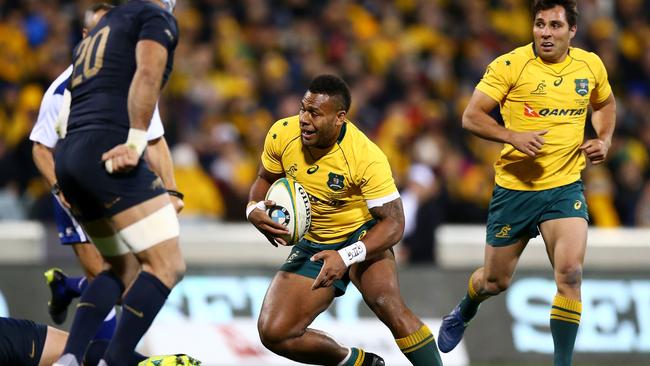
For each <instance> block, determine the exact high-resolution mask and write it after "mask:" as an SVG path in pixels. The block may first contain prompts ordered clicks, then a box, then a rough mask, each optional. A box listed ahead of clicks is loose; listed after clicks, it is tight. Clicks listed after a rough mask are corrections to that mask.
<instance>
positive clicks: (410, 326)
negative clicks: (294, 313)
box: [350, 250, 442, 366]
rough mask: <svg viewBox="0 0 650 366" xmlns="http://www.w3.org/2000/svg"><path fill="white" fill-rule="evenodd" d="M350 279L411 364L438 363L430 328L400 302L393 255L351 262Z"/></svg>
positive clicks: (386, 253)
mask: <svg viewBox="0 0 650 366" xmlns="http://www.w3.org/2000/svg"><path fill="white" fill-rule="evenodd" d="M350 278H351V280H352V282H353V283H354V285H355V286H357V288H358V289H359V291H360V292H361V294H362V295H363V299H364V301H365V302H366V304H367V305H368V306H369V307H370V309H371V310H372V311H373V312H374V313H375V314H376V315H377V317H378V318H379V320H381V321H382V322H383V323H384V324H386V326H387V327H388V328H389V329H390V331H391V333H393V337H394V338H395V340H396V342H397V345H398V346H399V348H400V350H402V352H403V353H404V355H405V356H406V357H407V358H408V359H409V360H410V361H411V363H412V364H413V365H423V366H424V365H442V362H441V360H440V355H439V354H438V348H437V347H436V342H435V339H434V337H433V335H432V334H431V331H430V330H429V328H428V327H427V326H426V325H425V324H424V323H422V321H421V320H420V319H419V318H418V317H417V316H416V315H415V314H413V312H412V311H411V310H410V309H409V308H408V307H407V306H406V304H404V300H403V299H402V295H401V294H400V291H399V282H398V279H397V267H396V264H395V256H394V255H393V254H392V253H391V252H390V251H388V250H387V251H385V252H384V254H383V255H382V256H381V257H379V258H374V259H371V260H366V261H363V262H361V263H358V264H354V265H352V267H351V268H350Z"/></svg>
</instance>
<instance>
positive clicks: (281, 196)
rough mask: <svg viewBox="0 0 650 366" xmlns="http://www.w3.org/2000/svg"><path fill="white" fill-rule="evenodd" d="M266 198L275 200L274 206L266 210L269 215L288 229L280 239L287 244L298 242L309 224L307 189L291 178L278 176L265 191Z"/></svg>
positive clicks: (309, 209) (309, 206) (309, 208)
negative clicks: (287, 232)
mask: <svg viewBox="0 0 650 366" xmlns="http://www.w3.org/2000/svg"><path fill="white" fill-rule="evenodd" d="M266 199H267V200H271V201H274V202H275V206H273V207H271V208H269V209H268V210H267V211H266V212H267V214H268V215H269V217H271V219H273V221H275V222H277V223H280V224H282V225H284V226H285V227H286V228H287V230H289V234H286V235H283V236H282V239H284V240H285V241H286V242H287V245H294V244H296V243H297V242H299V241H300V240H301V239H302V237H303V236H304V235H305V233H307V231H308V230H309V225H310V224H311V205H310V204H309V196H308V195H307V191H305V189H304V188H303V187H302V185H300V183H298V182H296V181H295V180H293V179H291V178H280V179H278V180H276V181H275V182H274V183H273V184H272V185H271V187H270V188H269V190H268V192H266Z"/></svg>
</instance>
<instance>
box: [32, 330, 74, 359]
mask: <svg viewBox="0 0 650 366" xmlns="http://www.w3.org/2000/svg"><path fill="white" fill-rule="evenodd" d="M67 340H68V333H66V332H64V331H62V330H59V329H56V328H52V327H47V337H46V338H45V345H44V346H43V353H42V354H41V359H40V361H39V362H38V365H39V366H49V365H51V364H53V363H54V362H55V361H56V360H57V359H58V358H59V357H61V354H62V353H63V349H64V347H65V342H66V341H67Z"/></svg>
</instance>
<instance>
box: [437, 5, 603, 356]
mask: <svg viewBox="0 0 650 366" xmlns="http://www.w3.org/2000/svg"><path fill="white" fill-rule="evenodd" d="M533 14H534V22H533V38H534V42H533V43H532V44H528V45H526V46H523V47H520V48H517V49H515V50H514V51H512V52H510V53H508V54H505V55H502V56H500V57H498V58H497V59H496V60H494V61H493V62H492V63H491V64H490V65H489V66H488V67H487V70H486V72H485V75H484V76H483V79H482V80H481V81H480V82H479V84H478V85H477V87H476V90H475V92H474V95H473V96H472V98H471V100H470V102H469V105H468V106H467V108H466V109H465V112H464V114H463V128H465V129H467V130H469V131H470V132H472V133H474V134H476V135H478V136H481V137H483V138H485V139H488V140H492V141H498V142H502V143H504V148H503V150H502V151H501V156H500V158H499V160H498V161H497V162H496V164H495V171H496V186H495V188H494V192H493V195H492V200H491V202H490V208H489V213H488V222H487V244H488V245H487V246H486V248H485V261H484V265H483V267H481V268H479V269H477V270H476V271H475V272H474V273H473V274H472V275H471V276H470V279H469V284H468V289H467V294H466V296H465V297H464V298H463V300H462V301H461V302H460V304H459V305H458V306H457V307H456V308H455V309H454V310H453V311H452V312H451V314H449V315H448V316H446V317H445V318H444V319H443V323H442V326H441V327H440V333H439V339H438V342H439V346H440V350H441V351H443V352H449V351H450V350H452V349H453V348H454V347H455V346H456V345H457V344H458V342H459V341H460V339H461V338H462V336H463V332H464V330H465V328H466V327H467V324H468V323H469V321H470V320H471V319H472V318H473V317H474V315H475V314H476V312H477V310H478V307H479V304H480V303H481V302H482V301H484V300H485V299H487V298H489V297H490V296H494V295H497V294H499V293H500V292H502V291H505V290H506V289H507V288H508V286H509V284H510V281H511V279H512V275H513V273H514V270H515V266H516V265H517V261H518V259H519V256H520V255H521V253H522V251H523V250H524V248H525V247H526V244H527V243H528V240H529V239H530V238H533V237H535V236H537V235H538V234H539V233H540V231H541V234H542V237H543V239H544V243H545V245H546V250H547V253H548V256H549V259H550V261H551V264H552V266H553V274H554V277H555V282H556V284H557V293H556V295H555V298H554V299H553V302H552V308H551V312H550V328H551V334H552V336H553V342H554V345H555V362H554V364H555V365H556V366H568V365H571V362H572V357H573V346H574V343H575V338H576V334H577V332H578V326H579V324H580V315H581V311H582V303H581V302H580V287H581V281H582V265H583V261H584V255H585V249H586V245H587V224H588V215H587V207H586V203H585V198H584V195H583V185H582V182H581V180H580V172H581V171H582V169H583V168H584V167H585V160H586V159H585V157H586V158H588V159H589V160H590V161H591V163H593V164H600V163H602V162H603V161H604V160H605V158H606V156H607V150H608V149H609V146H610V144H611V139H612V134H613V132H614V125H615V119H616V102H615V100H614V95H613V94H612V90H611V88H610V86H609V83H608V81H607V72H606V70H605V67H604V66H603V63H602V62H601V60H600V58H598V56H597V55H595V54H593V53H589V52H586V51H584V50H581V49H578V48H574V47H570V42H571V39H572V38H573V37H574V36H575V34H576V30H577V25H576V23H577V17H578V13H577V5H576V1H575V0H564V1H562V0H537V1H535V4H534V7H533ZM497 105H498V106H499V107H500V109H501V115H502V117H503V120H504V121H505V127H503V126H501V125H499V124H498V123H497V121H495V120H494V119H493V118H492V117H490V116H489V113H490V112H491V111H492V110H493V109H494V108H495V107H496V106H497ZM589 105H591V108H592V110H593V111H592V115H591V123H592V125H593V127H594V130H595V131H596V134H597V138H595V139H589V140H586V141H584V128H585V121H586V117H587V109H588V107H589Z"/></svg>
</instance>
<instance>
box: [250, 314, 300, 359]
mask: <svg viewBox="0 0 650 366" xmlns="http://www.w3.org/2000/svg"><path fill="white" fill-rule="evenodd" d="M257 332H258V334H259V336H260V341H261V342H262V344H263V345H264V347H266V348H267V349H269V350H270V351H272V352H274V353H277V354H283V353H285V352H287V351H288V350H289V348H290V345H289V342H288V341H289V340H290V339H291V338H293V337H294V336H295V335H294V334H292V332H291V331H290V330H287V329H285V328H284V327H282V326H281V325H280V324H278V323H277V322H274V321H273V320H272V319H269V318H267V317H263V316H260V319H259V320H258V322H257ZM303 332H304V330H303Z"/></svg>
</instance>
